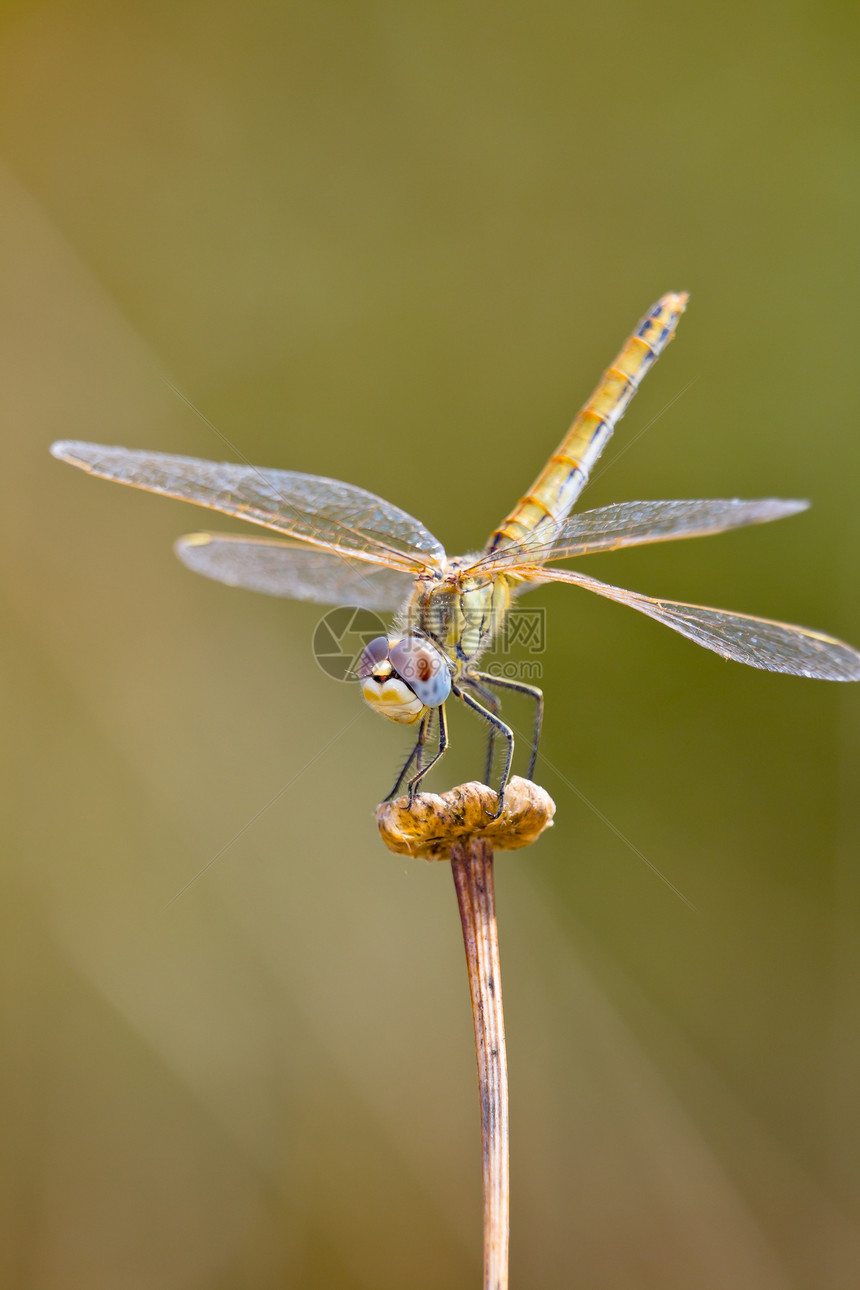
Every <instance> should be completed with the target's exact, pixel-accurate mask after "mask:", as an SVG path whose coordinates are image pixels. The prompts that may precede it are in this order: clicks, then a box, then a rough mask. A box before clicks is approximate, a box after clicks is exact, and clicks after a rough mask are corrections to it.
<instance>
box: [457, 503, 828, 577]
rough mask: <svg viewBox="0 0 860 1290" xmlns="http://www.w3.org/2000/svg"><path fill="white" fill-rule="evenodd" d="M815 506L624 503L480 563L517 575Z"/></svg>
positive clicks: (586, 515)
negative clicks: (532, 567) (529, 567)
mask: <svg viewBox="0 0 860 1290" xmlns="http://www.w3.org/2000/svg"><path fill="white" fill-rule="evenodd" d="M808 506H809V502H804V501H796V500H787V501H784V500H781V499H780V498H776V497H765V498H762V499H760V500H758V501H752V502H744V501H739V500H737V499H736V498H734V499H723V500H712V501H689V502H687V501H671V502H618V503H616V504H615V505H614V506H602V507H601V508H600V509H599V510H596V511H583V512H582V514H581V515H573V516H571V518H570V519H568V520H564V521H563V523H562V524H561V525H560V526H559V528H558V530H557V532H556V533H555V535H554V536H553V537H551V538H550V539H549V540H546V538H544V540H543V541H530V537H529V536H527V537H525V538H523V540H522V541H520V542H517V543H515V544H514V545H511V546H508V547H504V548H503V549H501V550H499V551H496V552H493V553H491V554H489V555H486V556H484V557H483V559H481V560H479V561H478V563H477V565H476V566H475V567H476V568H479V569H481V570H482V571H484V572H492V571H493V570H494V569H504V570H511V569H512V567H513V566H516V565H517V564H520V563H523V562H527V563H529V564H542V563H544V562H545V561H548V560H563V559H566V558H567V557H568V556H574V555H589V554H590V553H591V552H593V551H614V550H617V549H618V548H619V547H625V546H639V545H641V544H642V543H645V542H667V541H670V540H672V539H675V538H688V537H706V536H708V535H709V534H712V533H723V532H725V531H726V530H727V529H736V528H741V527H742V526H743V525H745V524H766V523H768V522H769V521H770V520H781V519H783V518H784V517H785V516H787V515H796V514H797V512H798V511H804V510H806V508H807V507H808Z"/></svg>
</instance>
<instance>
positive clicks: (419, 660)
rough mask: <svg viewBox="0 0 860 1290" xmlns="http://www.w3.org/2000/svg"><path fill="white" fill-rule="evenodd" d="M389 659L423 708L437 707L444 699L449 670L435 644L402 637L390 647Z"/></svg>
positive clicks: (416, 638)
mask: <svg viewBox="0 0 860 1290" xmlns="http://www.w3.org/2000/svg"><path fill="white" fill-rule="evenodd" d="M373 644H374V645H375V644H376V642H375V641H374V642H373ZM368 648H369V647H368ZM389 658H390V660H391V666H392V667H393V668H394V671H395V672H396V673H397V675H398V676H399V677H400V679H401V680H402V681H405V682H406V684H407V685H408V686H409V688H410V690H412V692H413V693H414V694H415V695H417V696H418V698H419V699H420V700H421V702H422V703H423V704H424V705H425V706H426V707H428V708H438V707H439V705H440V704H441V703H444V702H445V700H446V699H447V697H448V695H449V694H450V693H451V673H450V671H449V669H448V664H447V662H446V661H445V656H444V655H443V654H442V653H441V651H440V650H438V649H437V648H436V646H435V645H431V644H430V642H429V641H426V640H422V639H421V638H420V637H418V636H405V637H404V638H403V640H402V641H398V642H397V644H396V645H392V646H391V650H390V651H389Z"/></svg>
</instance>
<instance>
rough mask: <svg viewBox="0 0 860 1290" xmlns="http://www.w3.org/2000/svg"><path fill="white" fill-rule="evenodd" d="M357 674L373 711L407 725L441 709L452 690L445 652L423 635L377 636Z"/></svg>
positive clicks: (368, 647)
mask: <svg viewBox="0 0 860 1290" xmlns="http://www.w3.org/2000/svg"><path fill="white" fill-rule="evenodd" d="M358 675H359V679H360V680H361V692H362V694H363V695H364V697H365V699H366V700H367V702H368V703H369V704H370V706H371V707H372V708H373V709H374V711H375V712H379V713H381V714H382V716H383V717H388V719H389V721H398V722H400V723H401V724H402V725H406V726H411V725H414V724H415V722H416V721H420V719H421V718H422V717H423V716H424V715H425V713H426V712H427V711H428V709H430V708H438V707H439V705H440V704H441V703H444V702H445V700H446V699H447V697H448V695H449V694H450V693H451V672H450V670H449V668H448V663H447V661H446V659H445V655H444V654H443V653H442V651H441V650H439V649H437V648H436V646H435V645H434V644H433V643H432V641H429V640H427V638H426V637H424V636H403V637H400V638H399V639H397V640H389V639H388V637H387V636H377V637H376V639H375V640H372V641H371V642H370V644H369V645H366V646H365V648H364V651H363V653H362V655H361V662H360V663H359V665H358Z"/></svg>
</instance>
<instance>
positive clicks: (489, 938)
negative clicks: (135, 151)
mask: <svg viewBox="0 0 860 1290" xmlns="http://www.w3.org/2000/svg"><path fill="white" fill-rule="evenodd" d="M450 856H451V870H452V872H453V875H454V885H455V887H456V888H457V901H458V903H459V906H460V921H461V923H462V925H463V943H464V945H465V948H466V967H467V969H468V972H469V991H470V993H471V996H472V1018H473V1021H474V1024H475V1051H476V1053H477V1058H478V1093H479V1096H480V1101H481V1147H482V1157H483V1171H484V1290H507V1286H508V1244H509V1230H510V1228H509V1209H510V1157H509V1148H508V1062H507V1056H506V1053H505V1019H504V1014H503V1012H502V979H501V975H500V970H499V936H498V928H497V925H496V900H495V891H494V887H493V848H492V846H491V844H490V843H489V841H487V839H486V838H475V837H472V838H470V839H468V840H465V839H464V840H463V841H462V842H457V843H455V844H454V845H453V846H452V847H451V851H450Z"/></svg>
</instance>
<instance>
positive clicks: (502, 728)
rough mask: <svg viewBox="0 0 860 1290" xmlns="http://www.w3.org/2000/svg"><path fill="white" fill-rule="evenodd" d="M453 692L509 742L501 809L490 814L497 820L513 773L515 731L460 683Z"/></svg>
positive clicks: (506, 753) (502, 784)
mask: <svg viewBox="0 0 860 1290" xmlns="http://www.w3.org/2000/svg"><path fill="white" fill-rule="evenodd" d="M451 693H452V694H456V696H457V698H458V699H462V700H463V702H464V703H465V704H466V707H467V708H471V709H472V711H473V712H477V713H478V715H479V716H481V717H483V718H484V720H485V721H487V722H489V724H490V725H491V726H493V727H494V729H495V731H496V732H497V733H498V734H500V735H501V736H502V738H503V739H504V740H506V742H507V745H508V747H507V751H506V752H505V768H504V770H503V771H502V777H501V780H500V781H499V790H498V792H499V809H498V810H497V811H495V812H494V813H493V814H492V815H490V819H491V820H497V819H498V818H499V816H500V815H501V813H502V808H503V807H504V804H505V786H506V784H507V782H508V776H509V775H510V773H511V762H512V761H513V759H514V732H513V731H512V730H511V728H510V726H506V725H505V723H504V721H502V719H501V717H497V716H496V715H495V713H493V712H489V711H488V710H487V709H486V708H485V707H484V706H483V704H480V703H479V702H478V700H477V699H473V698H472V696H471V694H469V693H467V691H466V690H461V689H460V687H459V686H458V685H452V686H451Z"/></svg>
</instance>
